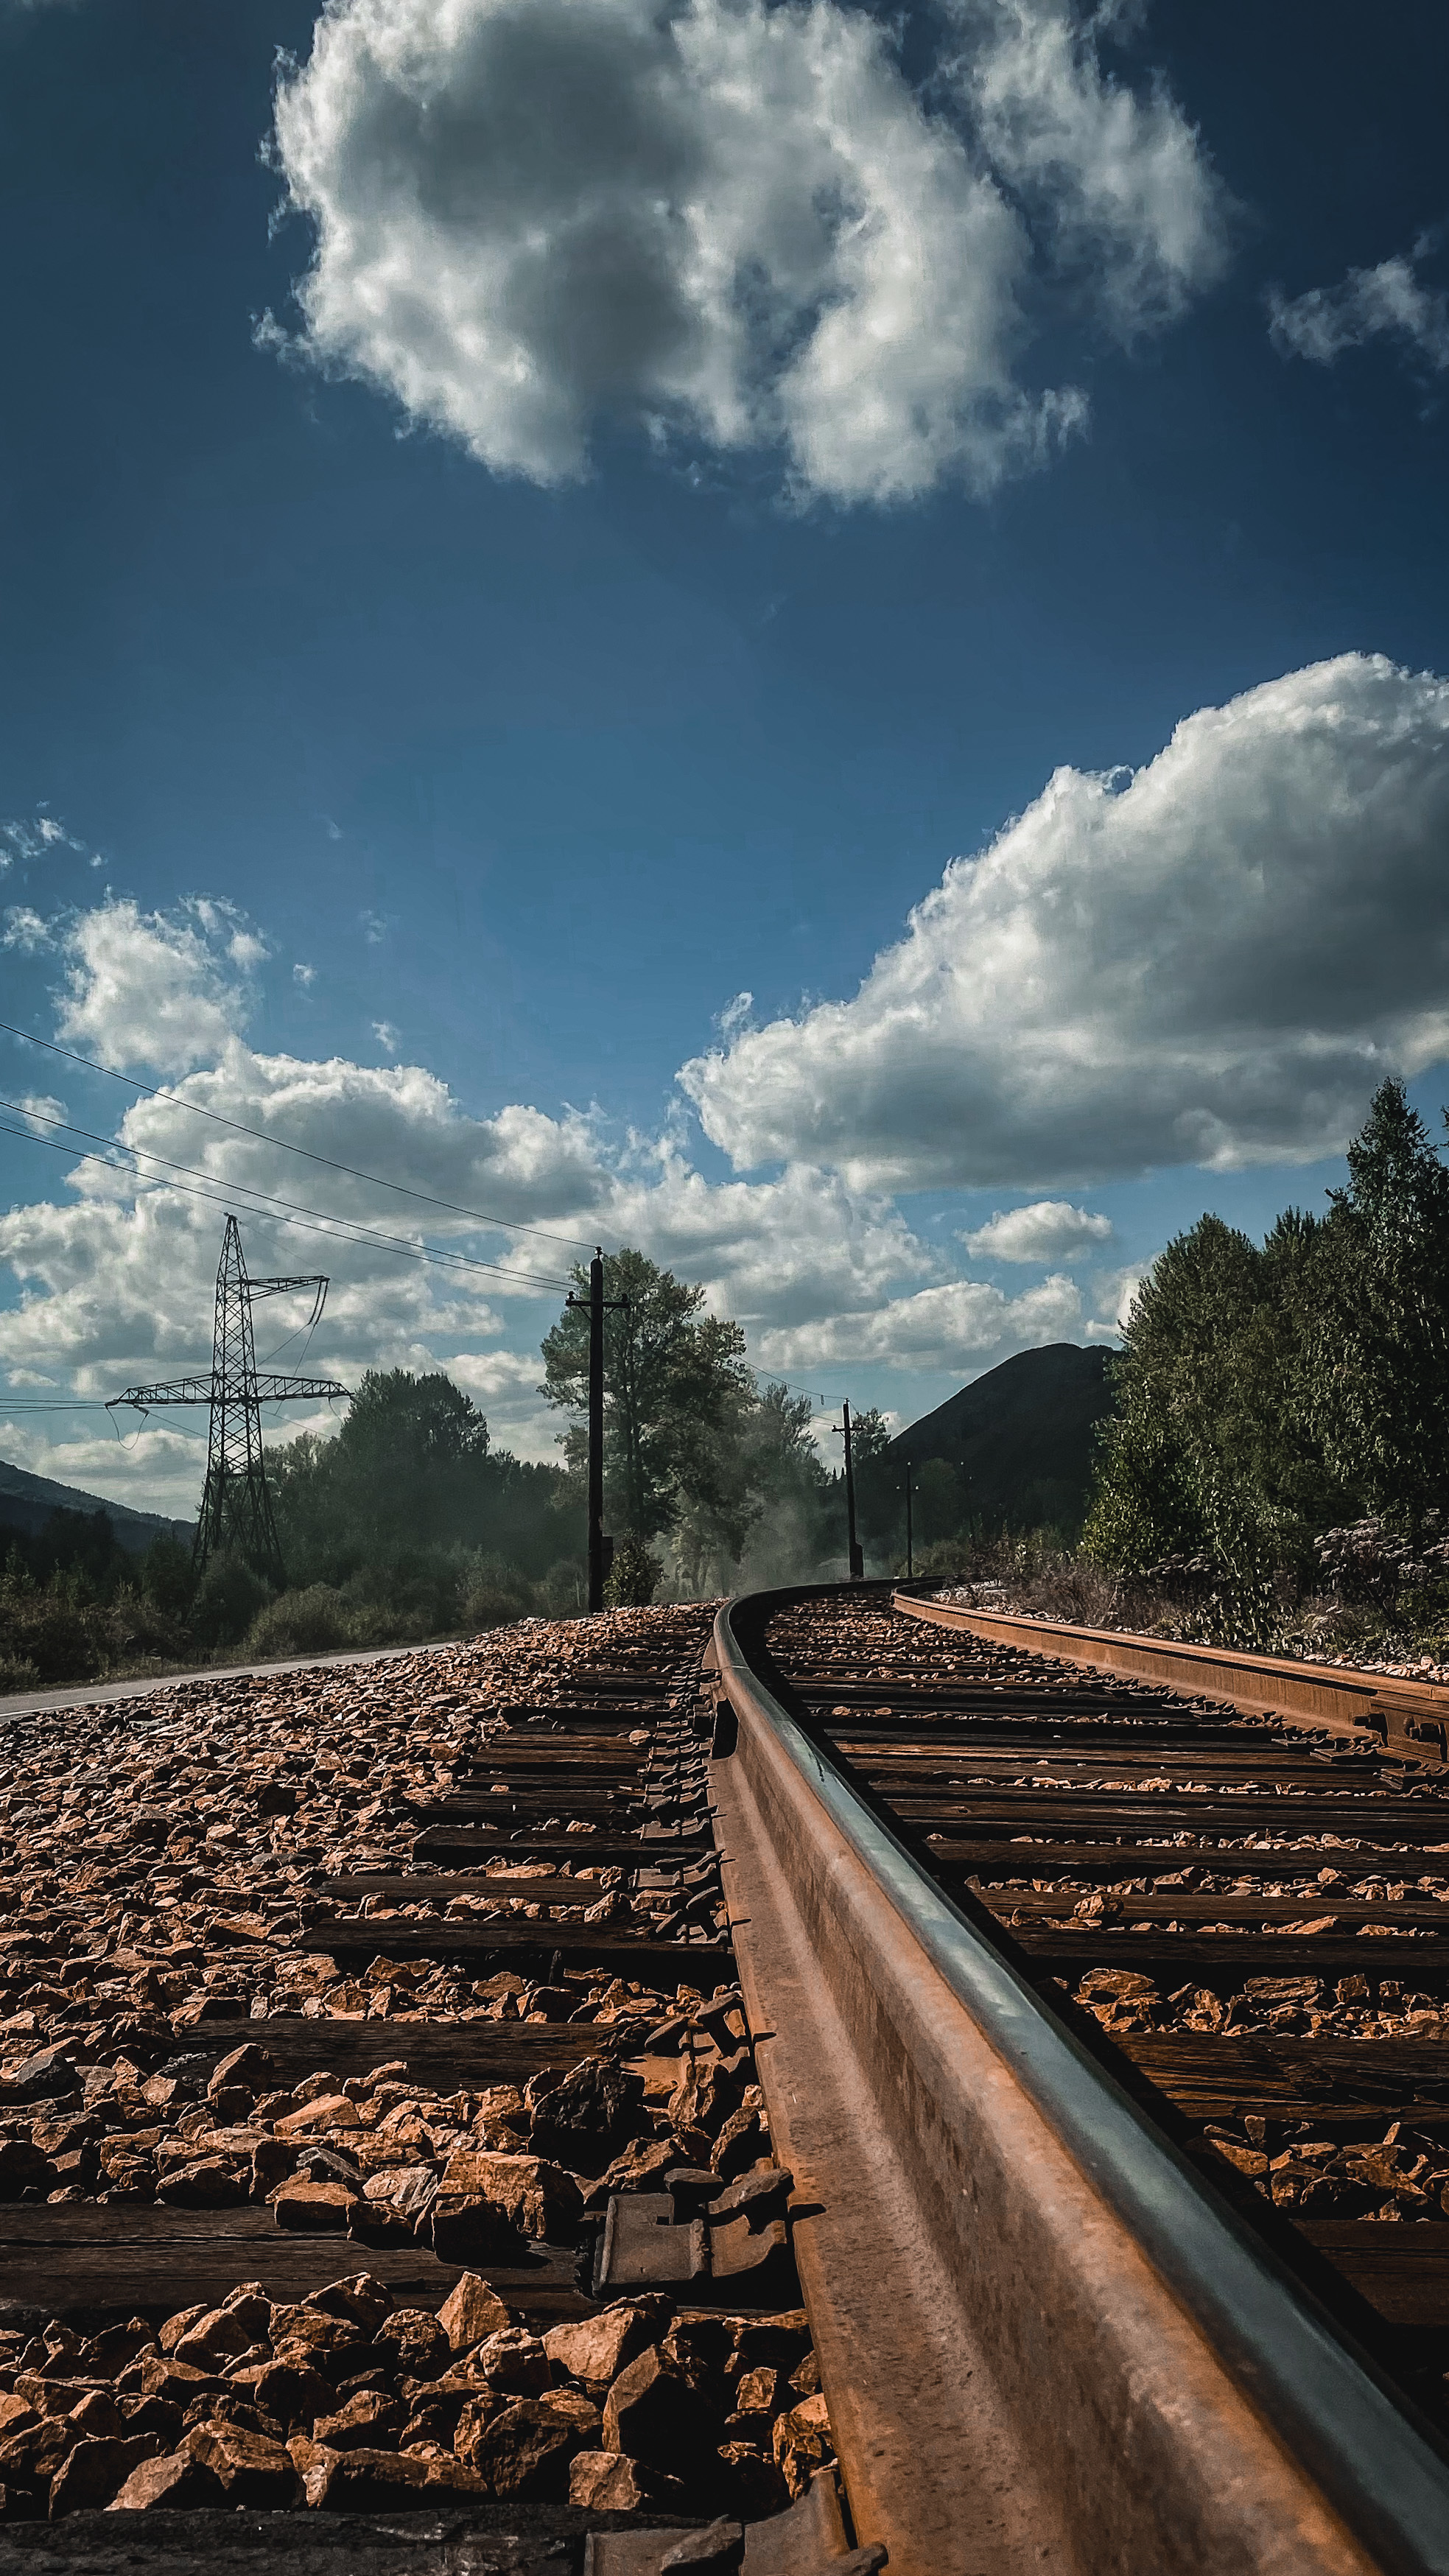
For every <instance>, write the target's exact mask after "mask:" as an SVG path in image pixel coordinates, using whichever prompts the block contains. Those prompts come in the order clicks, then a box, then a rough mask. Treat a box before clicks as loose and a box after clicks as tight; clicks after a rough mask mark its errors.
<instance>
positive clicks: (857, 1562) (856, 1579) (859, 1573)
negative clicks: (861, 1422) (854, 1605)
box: [840, 1404, 865, 1583]
mask: <svg viewBox="0 0 1449 2576" xmlns="http://www.w3.org/2000/svg"><path fill="white" fill-rule="evenodd" d="M840 1410H841V1415H842V1417H843V1421H844V1427H845V1519H846V1527H847V1529H848V1531H849V1534H850V1579H851V1582H852V1583H863V1582H864V1580H865V1556H864V1552H863V1550H862V1549H861V1546H860V1543H859V1541H858V1539H857V1538H856V1535H855V1467H854V1464H853V1461H852V1459H851V1455H850V1407H849V1405H848V1404H842V1405H841V1408H840Z"/></svg>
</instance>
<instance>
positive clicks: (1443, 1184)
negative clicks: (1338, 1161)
mask: <svg viewBox="0 0 1449 2576" xmlns="http://www.w3.org/2000/svg"><path fill="white" fill-rule="evenodd" d="M1111 1383H1112V1396H1113V1406H1112V1411H1111V1413H1110V1415H1109V1417H1108V1419H1107V1421H1106V1423H1105V1424H1104V1426H1103V1429H1102V1433H1101V1450H1100V1458H1099V1464H1098V1469H1097V1476H1096V1484H1095V1491H1094V1494H1093V1499H1092V1504H1091V1508H1090V1511H1089V1514H1088V1518H1087V1524H1086V1529H1085V1532H1084V1538H1083V1545H1084V1548H1085V1550H1086V1551H1087V1553H1088V1554H1089V1555H1090V1556H1091V1557H1093V1558H1095V1559H1096V1560H1097V1561H1098V1562H1099V1563H1100V1564H1102V1565H1104V1566H1107V1567H1109V1568H1111V1569H1113V1570H1115V1571H1116V1572H1118V1573H1121V1574H1125V1575H1136V1576H1149V1577H1155V1578H1156V1579H1159V1580H1169V1579H1174V1578H1175V1579H1179V1580H1180V1579H1181V1578H1184V1577H1185V1578H1187V1579H1188V1581H1189V1582H1191V1581H1192V1580H1193V1579H1197V1580H1198V1581H1199V1582H1203V1583H1210V1584H1213V1585H1215V1586H1216V1587H1217V1588H1218V1590H1219V1592H1220V1594H1221V1595H1222V1596H1223V1598H1224V1601H1225V1603H1226V1604H1232V1603H1234V1602H1235V1603H1236V1604H1237V1607H1238V1617H1239V1623H1240V1624H1243V1623H1246V1625H1247V1626H1249V1627H1251V1626H1252V1625H1253V1624H1254V1612H1253V1604H1254V1602H1255V1600H1256V1601H1257V1602H1258V1603H1259V1604H1260V1605H1263V1604H1265V1603H1266V1601H1267V1598H1268V1595H1269V1593H1270V1592H1271V1590H1272V1588H1273V1587H1274V1586H1275V1585H1276V1586H1277V1587H1278V1588H1279V1590H1280V1591H1281V1590H1282V1588H1283V1587H1284V1586H1285V1585H1287V1586H1296V1587H1297V1588H1299V1589H1300V1590H1301V1589H1303V1588H1305V1587H1310V1588H1311V1586H1312V1584H1313V1583H1314V1581H1315V1580H1317V1579H1320V1578H1322V1577H1323V1576H1325V1575H1329V1576H1332V1577H1333V1578H1334V1579H1335V1580H1337V1581H1339V1582H1340V1583H1341V1584H1342V1583H1346V1584H1347V1588H1348V1589H1350V1590H1351V1589H1352V1588H1353V1585H1352V1578H1353V1570H1354V1567H1355V1565H1357V1566H1358V1568H1359V1570H1360V1572H1361V1575H1362V1578H1363V1588H1365V1589H1371V1588H1372V1586H1373V1583H1374V1582H1375V1581H1376V1580H1379V1581H1382V1579H1384V1578H1385V1576H1386V1572H1387V1570H1388V1569H1389V1568H1390V1567H1396V1568H1397V1569H1398V1572H1397V1573H1396V1575H1395V1577H1394V1582H1395V1585H1396V1586H1398V1587H1399V1588H1402V1585H1403V1583H1404V1582H1405V1581H1409V1582H1412V1581H1414V1580H1415V1579H1418V1580H1420V1581H1424V1580H1429V1579H1431V1578H1432V1579H1435V1580H1437V1579H1439V1577H1440V1576H1441V1575H1442V1572H1443V1559H1442V1558H1441V1557H1440V1556H1438V1555H1437V1554H1436V1551H1437V1550H1439V1549H1441V1548H1442V1547H1443V1540H1442V1538H1441V1537H1440V1530H1441V1526H1442V1516H1443V1515H1444V1514H1445V1513H1446V1511H1449V1173H1446V1172H1445V1169H1444V1167H1443V1165H1442V1163H1441V1162H1440V1159H1439V1155H1438V1153H1437V1151H1436V1150H1435V1146H1434V1143H1433V1140H1432V1138H1431V1136H1430V1134H1429V1131H1428V1128H1427V1127H1426V1126H1425V1123H1424V1121H1423V1119H1422V1118H1420V1117H1419V1116H1418V1114H1417V1112H1416V1111H1415V1110H1413V1109H1412V1108H1411V1107H1410V1105H1409V1102H1408V1099H1407V1096H1406V1094H1405V1091H1404V1086H1403V1084H1402V1083H1399V1082H1394V1081H1388V1082H1384V1083H1382V1084H1381V1085H1380V1087H1379V1089H1378V1091H1377V1092H1376V1093H1375V1095H1374V1099H1373V1103H1372V1106H1371V1108H1370V1110H1369V1114H1368V1117H1367V1119H1366V1121H1365V1123H1364V1126H1363V1128H1362V1130H1361V1131H1360V1133H1359V1134H1358V1135H1357V1136H1356V1137H1355V1139H1354V1141H1353V1143H1352V1144H1351V1145H1350V1146H1349V1149H1348V1178H1347V1181H1346V1183H1345V1184H1344V1186H1343V1187H1342V1188H1341V1189H1336V1190H1333V1191H1330V1193H1329V1204H1328V1209H1327V1212H1326V1214H1324V1215H1323V1216H1313V1215H1308V1214H1304V1213H1303V1212H1302V1211H1301V1210H1299V1209H1296V1208H1289V1209H1286V1210H1285V1211H1284V1213H1283V1214H1282V1215H1281V1216H1280V1217H1279V1218H1278V1219H1277V1222H1276V1223H1275V1224H1274V1225H1273V1227H1272V1228H1271V1229H1270V1231H1269V1233H1268V1235H1267V1237H1266V1239H1265V1240H1264V1242H1262V1243H1261V1244H1255V1243H1254V1242H1252V1241H1251V1240H1250V1238H1249V1237H1248V1236H1247V1235H1245V1234H1243V1233H1240V1232H1238V1231H1237V1230H1235V1229H1234V1228H1233V1227H1231V1226H1228V1225H1226V1224H1224V1222H1223V1220H1222V1219H1221V1218H1220V1217H1216V1216H1204V1217H1202V1218H1201V1219H1200V1220H1199V1222H1198V1223H1197V1224H1196V1225H1195V1226H1193V1227H1192V1228H1191V1229H1190V1231H1188V1232H1187V1233H1185V1234H1181V1235H1179V1236H1178V1237H1177V1238H1176V1239H1175V1241H1173V1242H1172V1243H1170V1244H1169V1245H1168V1247H1167V1249H1166V1251H1165V1252H1164V1253H1162V1254H1161V1256H1160V1257H1159V1259H1158V1260H1157V1261H1156V1262H1155V1263H1154V1265H1153V1268H1152V1270H1151V1272H1150V1274H1149V1276H1148V1277H1147V1278H1146V1279H1145V1280H1144V1282H1143V1284H1142V1286H1141V1288H1140V1290H1139V1291H1138V1295H1137V1298H1136V1302H1135V1304H1134V1306H1133V1308H1132V1313H1131V1317H1130V1320H1129V1322H1128V1325H1127V1328H1126V1331H1125V1334H1124V1337H1123V1348H1122V1351H1121V1353H1120V1355H1119V1356H1117V1357H1115V1358H1114V1360H1113V1362H1112V1363H1111ZM1406 1569H1407V1571H1406ZM1264 1615H1265V1612H1264V1611H1263V1609H1262V1607H1261V1606H1260V1609H1259V1612H1258V1614H1257V1624H1258V1625H1259V1627H1261V1625H1262V1622H1263V1617H1264Z"/></svg>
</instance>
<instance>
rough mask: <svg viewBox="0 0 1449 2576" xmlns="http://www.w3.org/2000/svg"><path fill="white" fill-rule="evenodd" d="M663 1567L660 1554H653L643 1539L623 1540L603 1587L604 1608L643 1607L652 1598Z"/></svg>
mask: <svg viewBox="0 0 1449 2576" xmlns="http://www.w3.org/2000/svg"><path fill="white" fill-rule="evenodd" d="M663 1575H664V1568H663V1566H662V1565H661V1564H660V1562H659V1559H658V1557H657V1556H651V1555H650V1553H649V1550H648V1549H647V1547H646V1546H645V1545H644V1542H643V1540H642V1539H641V1538H632V1537H631V1538H626V1539H621V1540H620V1542H619V1544H618V1546H617V1547H616V1548H615V1550H614V1562H613V1564H612V1566H611V1567H610V1569H609V1580H608V1582H607V1583H606V1584H605V1586H604V1603H605V1607H606V1608H607V1609H610V1610H643V1609H646V1608H647V1607H648V1604H649V1603H650V1602H651V1601H652V1600H653V1598H654V1595H655V1592H656V1591H657V1589H658V1587H659V1584H660V1582H661V1581H662V1579H663Z"/></svg>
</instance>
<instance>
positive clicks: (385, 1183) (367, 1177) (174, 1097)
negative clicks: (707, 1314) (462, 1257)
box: [0, 1020, 592, 1252]
mask: <svg viewBox="0 0 1449 2576" xmlns="http://www.w3.org/2000/svg"><path fill="white" fill-rule="evenodd" d="M0 1030H3V1031H4V1032H5V1034H6V1036H7V1037H12V1038H21V1039H23V1040H24V1042H25V1044H26V1045H27V1046H33V1047H43V1048H44V1049H45V1051H46V1053H47V1055H59V1056H64V1058H65V1060H66V1062H67V1063H68V1064H81V1065H84V1066H85V1068H86V1071H87V1072H88V1073H103V1074H105V1075H106V1076H107V1077H108V1078H109V1080H110V1081H112V1082H123V1083H125V1084H126V1085H127V1086H128V1088H129V1089H130V1090H132V1091H139V1092H141V1093H143V1094H144V1095H145V1097H146V1098H147V1099H148V1100H165V1101H167V1102H169V1104H170V1105H171V1106H172V1107H173V1108H175V1109H189V1110H190V1112H191V1114H192V1116H193V1117H194V1118H209V1119H210V1120H211V1122H212V1125H213V1126H215V1127H229V1128H230V1129H231V1131H232V1133H233V1134H234V1135H237V1136H251V1137H253V1138H254V1139H255V1140H256V1142H257V1143H258V1144H262V1145H272V1146H275V1147H276V1148H277V1150H278V1152H280V1153H283V1154H298V1155H300V1156H301V1157H302V1160H303V1161H304V1162H308V1163H320V1164H321V1165H322V1167H323V1169H324V1170H326V1171H329V1172H342V1173H344V1174H345V1175H346V1177H347V1178H348V1179H349V1180H353V1181H366V1182H367V1183H368V1185H369V1187H371V1188H373V1189H379V1190H396V1191H397V1192H398V1193H399V1195H400V1196H401V1197H403V1198H407V1199H417V1200H419V1201H420V1202H421V1203H422V1204H423V1205H424V1206H426V1207H436V1208H445V1209H446V1210H447V1211H448V1213H449V1214H450V1215H452V1216H467V1217H471V1218H472V1219H473V1220H474V1223H475V1224H477V1225H491V1226H496V1227H497V1228H498V1229H499V1231H500V1233H504V1234H532V1235H537V1237H538V1238H539V1240H540V1242H543V1243H561V1244H563V1245H564V1246H565V1247H566V1249H568V1250H569V1251H574V1252H580V1251H589V1250H591V1249H592V1247H591V1245H590V1244H589V1242H588V1239H587V1237H585V1236H584V1235H581V1234H558V1233H555V1232H554V1231H553V1230H552V1229H551V1228H550V1227H548V1226H543V1225H525V1224H524V1223H523V1222H522V1220H521V1218H518V1217H510V1216H488V1215H485V1213H484V1212H483V1210H482V1209H481V1208H470V1207H463V1206H461V1205H460V1204H459V1202H458V1201H457V1200H456V1199H440V1198H436V1197H434V1195H433V1193H432V1192H431V1191H430V1190H415V1189H412V1188H411V1187H410V1186H409V1184H408V1183H407V1182H406V1181H389V1180H385V1179H384V1178H383V1176H382V1174H381V1173H380V1172H364V1171H360V1170H358V1168H357V1166H356V1165H355V1164H352V1163H338V1162H334V1160H333V1158H332V1156H331V1155H330V1154H318V1153H314V1152H313V1150H312V1148H311V1147H310V1146H309V1145H294V1144H292V1143H291V1142H290V1140H289V1139H288V1138H287V1137H285V1136H269V1135H268V1134H267V1132H266V1129H265V1128H263V1127H248V1126H247V1125H246V1124H245V1122H244V1121H243V1120H242V1119H240V1118H227V1117H224V1116H223V1114H222V1112H221V1111H220V1110H219V1109H207V1108H205V1107H204V1106H203V1104H202V1103H201V1102H200V1101H199V1100H184V1099H183V1098H182V1096H181V1094H180V1092H179V1091H162V1090H159V1089H158V1088H157V1086H156V1085H155V1084H154V1083H150V1082H141V1081H139V1080H138V1079H137V1077H136V1075H134V1074H131V1073H122V1072H121V1071H120V1069H119V1068H118V1067H117V1066H116V1065H113V1064H100V1063H98V1062H97V1060H96V1058H95V1057H94V1056H89V1055H79V1054H77V1052H76V1050H75V1049H74V1047H63V1046H58V1045H57V1044H56V1042H55V1040H54V1039H53V1038H38V1037H36V1036H35V1035H34V1034H33V1033H32V1031H31V1030H29V1029H21V1028H17V1027H16V1026H15V1024H14V1022H13V1021H11V1020H0ZM183 1168H184V1167H183Z"/></svg>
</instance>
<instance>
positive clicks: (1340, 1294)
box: [1310, 1082, 1449, 1531]
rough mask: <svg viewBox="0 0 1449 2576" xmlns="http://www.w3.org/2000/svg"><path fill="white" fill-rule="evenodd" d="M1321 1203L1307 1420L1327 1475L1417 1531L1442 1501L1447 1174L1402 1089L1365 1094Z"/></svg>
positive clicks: (1448, 1420)
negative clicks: (1315, 1344) (1342, 1183)
mask: <svg viewBox="0 0 1449 2576" xmlns="http://www.w3.org/2000/svg"><path fill="white" fill-rule="evenodd" d="M1331 1199H1332V1208H1331V1213H1330V1215H1329V1218H1328V1221H1327V1225H1326V1227H1325V1229H1324V1231H1325V1235H1326V1237H1327V1245H1326V1251H1327V1258H1326V1259H1325V1261H1324V1263H1323V1265H1322V1281H1321V1293H1320V1298H1319V1306H1320V1315H1321V1325H1322V1331H1321V1346H1320V1350H1319V1354H1318V1364H1317V1367H1316V1369H1315V1372H1314V1379H1313V1387H1312V1396H1311V1406H1310V1410H1311V1416H1312V1420H1313V1423H1314V1426H1315V1429H1316V1430H1317V1432H1318V1435H1319V1437H1320V1439H1321V1441H1322V1446H1323V1451H1324V1456H1325V1460H1326V1462H1327V1465H1328V1467H1329V1469H1330V1471H1331V1472H1332V1473H1334V1474H1335V1475H1336V1476H1337V1477H1338V1478H1340V1479H1341V1481H1342V1482H1343V1483H1344V1485H1345V1486H1347V1487H1351V1488H1354V1489H1356V1490H1357V1491H1358V1492H1359V1493H1360V1494H1361V1495H1362V1498H1363V1500H1364V1501H1365V1502H1366V1503H1367V1505H1368V1506H1369V1508H1370V1509H1371V1510H1373V1511H1376V1512H1381V1513H1383V1514H1384V1515H1386V1516H1387V1517H1388V1518H1389V1519H1391V1520H1393V1521H1395V1522H1397V1523H1399V1524H1400V1525H1401V1526H1402V1527H1403V1528H1405V1529H1406V1530H1409V1531H1417V1527H1418V1524H1419V1522H1420V1521H1421V1519H1422V1517H1423V1514H1424V1512H1425V1510H1426V1509H1427V1508H1428V1506H1429V1505H1431V1504H1437V1505H1440V1506H1442V1505H1443V1504H1444V1503H1445V1502H1446V1500H1449V1173H1446V1172H1445V1170H1444V1168H1443V1165H1442V1164H1441V1163H1440V1161H1439V1158H1438V1155H1437V1154H1436V1152H1435V1150H1434V1147H1433V1145H1432V1143H1431V1142H1430V1138H1429V1131H1428V1129H1427V1127H1426V1126H1425V1124H1424V1121H1423V1120H1422V1118H1420V1117H1419V1115H1418V1113H1417V1112H1416V1111H1415V1110H1413V1109H1411V1108H1410V1107H1409V1103H1408V1099H1407V1096H1406V1094H1405V1091H1404V1086H1403V1084H1402V1083H1401V1082H1385V1083H1382V1084H1381V1085H1380V1087H1379V1089H1378V1091H1377V1092H1376V1093H1375V1094H1374V1100H1373V1106H1372V1108H1371V1109H1370V1111H1369V1115H1368V1118H1367V1121H1366V1122H1365V1125H1364V1127H1363V1130H1362V1132H1361V1134H1360V1135H1358V1136H1357V1137H1356V1138H1355V1140H1354V1142H1353V1144H1351V1145H1350V1147H1349V1149H1348V1186H1347V1188H1346V1189H1342V1190H1335V1191H1333V1192H1332V1193H1331Z"/></svg>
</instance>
